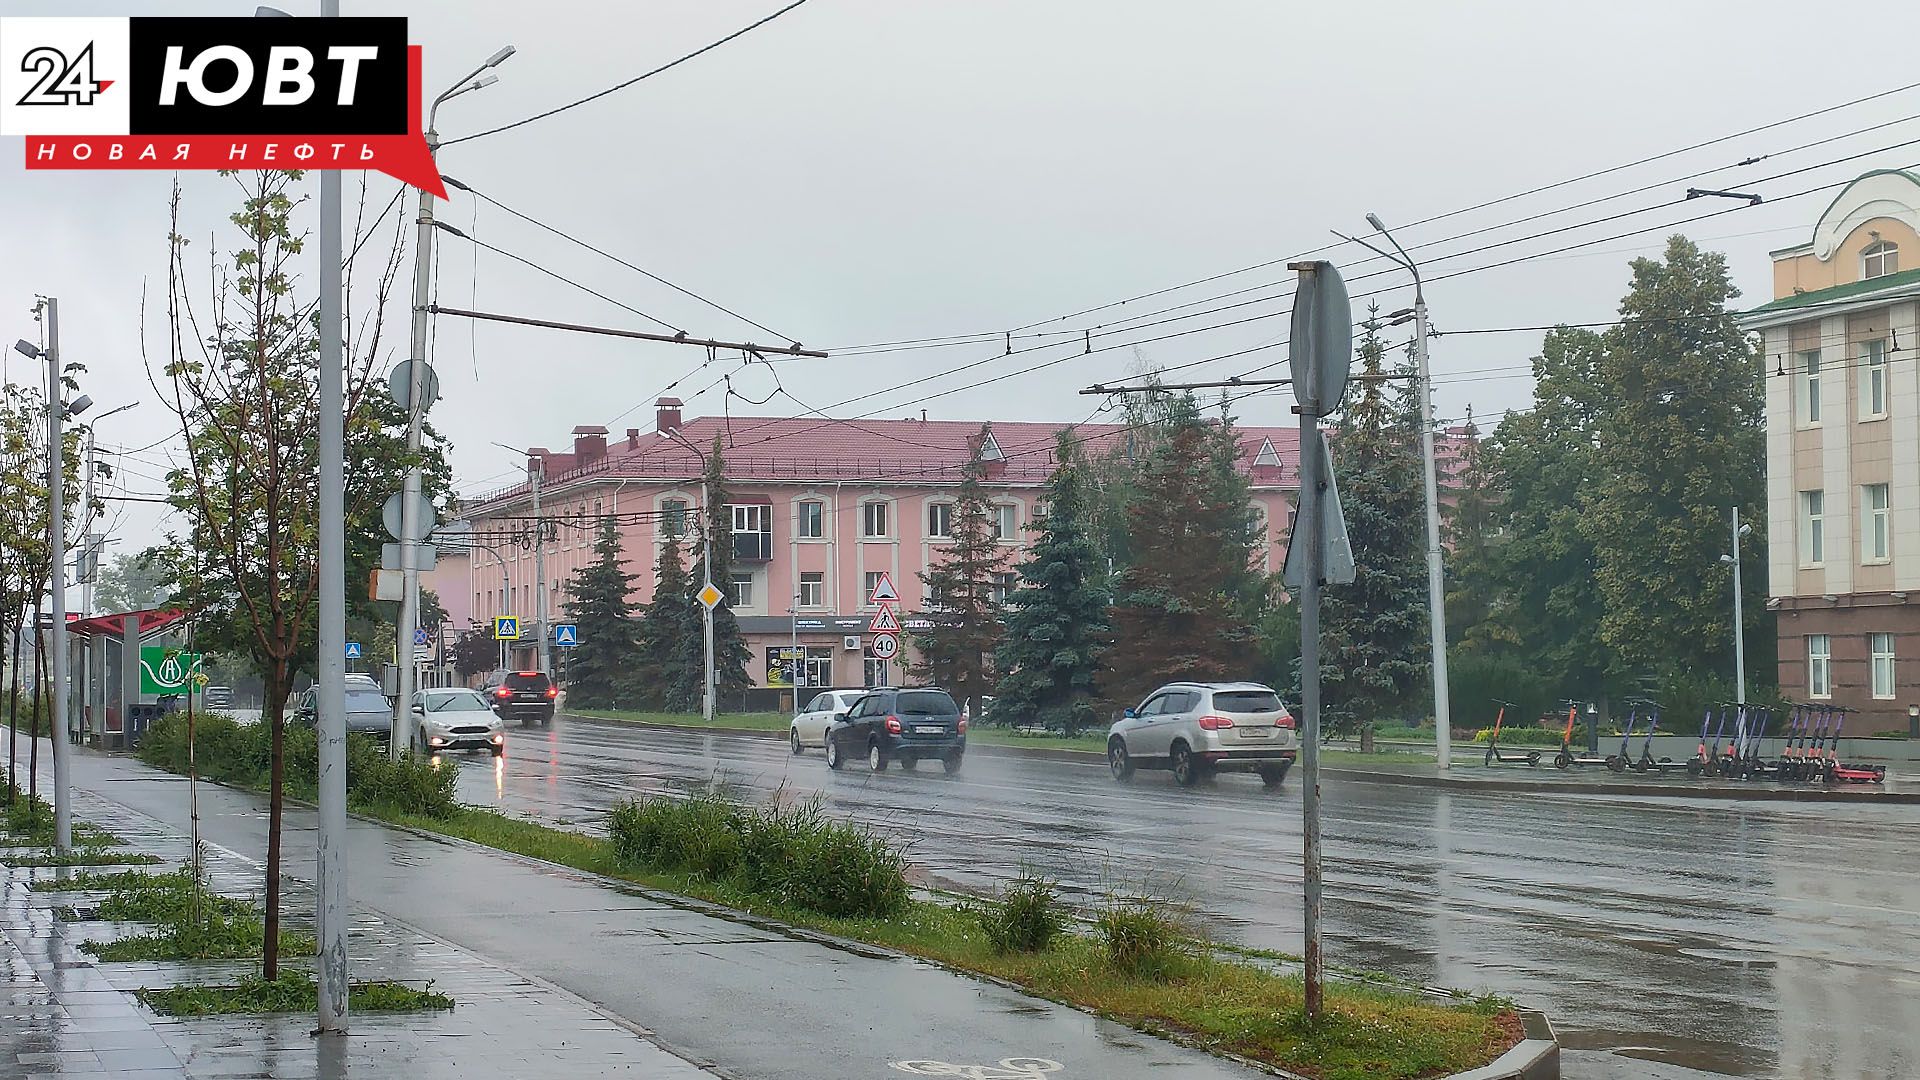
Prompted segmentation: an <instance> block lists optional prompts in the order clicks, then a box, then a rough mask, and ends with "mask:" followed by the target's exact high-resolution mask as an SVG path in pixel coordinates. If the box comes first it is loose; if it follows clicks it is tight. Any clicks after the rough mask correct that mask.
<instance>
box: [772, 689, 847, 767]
mask: <svg viewBox="0 0 1920 1080" xmlns="http://www.w3.org/2000/svg"><path fill="white" fill-rule="evenodd" d="M865 693H866V691H865V690H822V691H821V692H819V693H818V694H815V695H814V696H813V698H812V700H810V701H808V702H807V704H806V707H805V708H803V709H801V710H800V711H799V712H798V713H796V714H794V717H793V723H792V724H791V725H789V727H788V731H787V742H788V743H789V744H790V745H791V746H792V747H793V752H794V753H796V754H798V753H803V752H804V751H805V750H806V749H807V747H809V746H821V747H824V746H826V745H827V728H828V726H829V725H831V724H832V723H833V722H834V721H835V720H838V719H840V718H841V717H843V716H845V715H847V710H849V709H851V708H853V703H854V702H856V701H858V700H860V697H861V695H863V694H865Z"/></svg>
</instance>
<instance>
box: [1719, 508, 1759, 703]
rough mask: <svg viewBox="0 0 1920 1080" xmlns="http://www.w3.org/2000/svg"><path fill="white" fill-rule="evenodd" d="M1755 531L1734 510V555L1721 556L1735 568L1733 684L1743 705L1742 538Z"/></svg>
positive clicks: (1724, 561) (1745, 650)
mask: <svg viewBox="0 0 1920 1080" xmlns="http://www.w3.org/2000/svg"><path fill="white" fill-rule="evenodd" d="M1752 531H1753V526H1752V525H1742V524H1740V508H1739V507H1738V506H1735V507H1734V508H1733V554H1731V555H1722V556H1720V561H1721V562H1723V563H1728V564H1730V565H1732V567H1733V682H1734V688H1735V690H1736V694H1735V697H1734V700H1735V701H1736V702H1738V703H1739V704H1741V705H1745V704H1746V703H1747V627H1746V621H1747V620H1746V618H1745V615H1744V613H1743V612H1742V610H1741V607H1742V603H1743V599H1744V598H1743V597H1741V595H1740V538H1741V537H1743V536H1745V535H1747V534H1748V533H1750V532H1752Z"/></svg>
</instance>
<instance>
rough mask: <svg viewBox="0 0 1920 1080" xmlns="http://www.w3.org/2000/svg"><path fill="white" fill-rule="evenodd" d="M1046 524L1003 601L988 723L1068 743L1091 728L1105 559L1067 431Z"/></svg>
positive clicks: (1106, 644) (1103, 631) (1084, 474)
mask: <svg viewBox="0 0 1920 1080" xmlns="http://www.w3.org/2000/svg"><path fill="white" fill-rule="evenodd" d="M1055 442H1056V445H1057V447H1058V449H1057V451H1056V457H1057V460H1058V464H1057V465H1056V466H1055V468H1054V470H1053V475H1052V476H1051V477H1049V478H1048V479H1047V486H1046V496H1045V497H1046V500H1047V511H1048V512H1047V517H1046V520H1045V522H1044V523H1042V524H1041V525H1040V526H1038V530H1037V531H1038V533H1039V536H1038V537H1037V538H1036V539H1035V540H1034V542H1033V546H1032V547H1031V548H1030V549H1028V551H1027V557H1026V559H1025V560H1024V561H1022V562H1021V564H1020V587H1019V588H1017V589H1015V590H1014V592H1013V594H1012V595H1011V596H1009V597H1008V598H1007V614H1006V634H1005V636H1004V637H1002V638H1001V640H1000V647H999V649H998V650H996V651H995V653H994V669H995V670H996V671H997V672H999V677H1000V678H999V687H1000V689H999V697H998V699H997V700H996V701H995V702H994V710H993V715H994V719H995V720H996V721H1003V720H1004V721H1008V722H1034V723H1039V724H1043V725H1045V726H1046V727H1047V728H1049V729H1054V730H1060V731H1064V732H1066V734H1067V735H1069V736H1071V735H1074V734H1077V733H1078V732H1079V730H1080V729H1081V728H1082V727H1085V726H1087V725H1089V724H1093V723H1095V722H1096V721H1097V719H1098V718H1097V717H1096V716H1095V714H1094V708H1093V702H1094V700H1095V696H1096V694H1097V692H1098V686H1097V681H1098V679H1099V677H1100V673H1101V669H1102V663H1101V660H1102V657H1103V656H1104V655H1105V653H1106V652H1107V650H1108V649H1110V648H1112V645H1113V633H1112V630H1111V628H1110V627H1109V626H1108V622H1107V619H1108V612H1107V608H1108V605H1109V604H1110V603H1111V602H1112V595H1111V592H1110V590H1109V589H1108V587H1107V565H1106V560H1105V558H1104V557H1102V556H1101V554H1100V545H1099V543H1098V542H1097V541H1096V540H1095V538H1094V531H1095V529H1096V527H1097V525H1096V521H1095V518H1094V509H1095V507H1094V503H1093V498H1092V496H1093V491H1092V487H1091V484H1092V477H1091V475H1090V469H1089V466H1088V463H1087V459H1086V455H1085V454H1084V453H1083V452H1082V451H1081V449H1080V444H1079V441H1078V440H1076V439H1075V438H1074V437H1073V433H1072V432H1071V431H1067V430H1063V431H1061V432H1060V433H1059V434H1058V435H1057V436H1056V437H1055Z"/></svg>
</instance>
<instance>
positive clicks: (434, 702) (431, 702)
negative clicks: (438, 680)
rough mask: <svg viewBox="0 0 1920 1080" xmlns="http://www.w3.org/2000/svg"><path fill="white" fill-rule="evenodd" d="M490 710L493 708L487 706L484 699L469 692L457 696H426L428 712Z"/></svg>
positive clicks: (465, 691)
mask: <svg viewBox="0 0 1920 1080" xmlns="http://www.w3.org/2000/svg"><path fill="white" fill-rule="evenodd" d="M492 710H493V707H492V706H491V705H488V704H487V699H486V698H483V697H481V696H480V695H479V694H476V693H474V692H473V691H471V690H464V691H461V692H460V693H458V694H429V695H428V696H427V711H428V712H491V711H492Z"/></svg>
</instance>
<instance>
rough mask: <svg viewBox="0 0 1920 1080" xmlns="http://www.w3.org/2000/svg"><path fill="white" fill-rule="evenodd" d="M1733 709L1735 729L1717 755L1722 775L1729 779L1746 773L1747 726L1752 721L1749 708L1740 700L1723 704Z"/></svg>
mask: <svg viewBox="0 0 1920 1080" xmlns="http://www.w3.org/2000/svg"><path fill="white" fill-rule="evenodd" d="M1722 707H1723V708H1728V709H1732V710H1733V730H1732V731H1731V732H1729V733H1728V735H1729V737H1728V739H1727V745H1726V748H1725V749H1723V750H1720V751H1719V753H1718V755H1717V757H1718V760H1719V765H1720V775H1721V776H1724V777H1726V778H1728V779H1730V780H1731V779H1734V778H1736V777H1739V776H1742V775H1744V769H1745V760H1744V758H1745V754H1746V752H1747V727H1748V725H1749V723H1750V722H1751V719H1752V718H1751V717H1750V716H1749V714H1748V709H1747V707H1746V706H1745V705H1742V704H1740V703H1739V702H1733V703H1731V704H1728V705H1725V706H1722Z"/></svg>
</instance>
